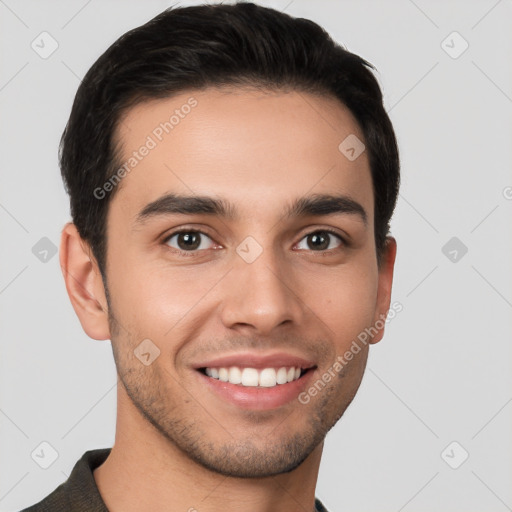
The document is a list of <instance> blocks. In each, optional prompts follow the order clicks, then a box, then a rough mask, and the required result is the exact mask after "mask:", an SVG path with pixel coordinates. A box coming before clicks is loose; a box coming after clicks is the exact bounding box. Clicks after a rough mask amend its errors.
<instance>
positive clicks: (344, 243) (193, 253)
mask: <svg viewBox="0 0 512 512" xmlns="http://www.w3.org/2000/svg"><path fill="white" fill-rule="evenodd" d="M180 233H199V234H201V235H205V236H207V237H208V238H210V239H211V237H210V235H208V233H205V232H204V231H201V230H200V229H190V228H182V229H177V230H176V231H173V232H172V233H170V234H169V235H167V236H166V237H165V238H164V240H162V243H163V244H164V245H167V243H168V242H169V240H170V239H171V238H172V237H173V236H175V235H178V234H180ZM315 233H329V234H330V235H333V236H335V237H336V238H338V239H339V240H340V242H341V246H340V247H336V248H334V249H326V250H322V251H311V252H316V253H318V254H329V253H330V252H331V251H336V250H339V249H341V247H343V246H345V247H347V246H348V245H349V244H348V242H347V241H346V240H345V239H344V238H343V237H342V236H341V235H340V234H339V233H338V232H336V231H334V230H332V229H329V228H322V229H315V230H313V231H310V232H309V233H306V234H305V235H304V236H303V237H302V238H301V240H303V239H304V238H306V237H307V236H310V235H313V234H315ZM168 247H169V246H168ZM169 249H170V250H171V251H172V252H173V253H175V254H176V253H177V254H179V255H181V256H185V257H194V256H197V255H198V253H200V252H201V251H200V250H193V251H183V250H181V249H176V248H175V247H169ZM202 250H204V249H202Z"/></svg>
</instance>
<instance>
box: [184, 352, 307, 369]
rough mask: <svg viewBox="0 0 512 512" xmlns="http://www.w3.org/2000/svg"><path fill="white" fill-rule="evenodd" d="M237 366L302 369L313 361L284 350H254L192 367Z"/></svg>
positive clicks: (203, 362)
mask: <svg viewBox="0 0 512 512" xmlns="http://www.w3.org/2000/svg"><path fill="white" fill-rule="evenodd" d="M231 366H239V367H244V368H257V369H262V368H281V367H283V366H284V367H287V368H289V367H291V366H293V367H295V368H297V367H299V368H302V369H304V370H307V369H308V368H312V367H314V366H315V363H314V362H313V361H311V360H308V359H305V358H303V357H299V356H295V355H292V354H287V353H285V352H275V353H273V354H267V355H262V354H258V353H254V352H252V353H251V352H239V353H235V354H231V355H225V356H221V357H216V358H215V359H210V360H208V361H202V362H200V363H197V364H194V365H193V367H194V368H195V369H196V370H198V369H200V368H229V367H231Z"/></svg>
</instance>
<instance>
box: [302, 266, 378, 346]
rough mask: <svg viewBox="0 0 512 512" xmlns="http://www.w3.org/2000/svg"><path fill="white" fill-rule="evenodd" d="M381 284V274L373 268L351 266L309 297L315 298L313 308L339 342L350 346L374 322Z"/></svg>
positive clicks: (326, 281)
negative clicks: (379, 277)
mask: <svg viewBox="0 0 512 512" xmlns="http://www.w3.org/2000/svg"><path fill="white" fill-rule="evenodd" d="M377 283H378V281H377V275H376V273H375V272H374V271H372V267H371V266H366V267H364V268H363V267H361V268H354V267H352V266H351V267H350V268H349V267H348V266H347V267H342V268H340V269H338V271H337V272H335V273H332V274H330V275H329V276H328V278H325V279H323V280H322V281H321V286H320V287H317V288H316V292H315V291H314V290H313V289H312V290H311V293H309V294H308V295H306V296H309V297H312V296H314V297H315V300H314V301H312V303H311V307H312V309H313V310H314V311H315V312H316V313H317V314H318V316H319V317H320V318H321V319H322V320H323V321H324V322H325V323H326V324H327V325H328V326H329V327H330V328H331V330H332V331H333V332H334V333H335V336H336V337H337V339H339V340H340V342H342V343H347V342H348V343H350V342H351V340H352V339H354V338H356V337H357V335H358V334H359V333H360V332H361V331H363V330H364V328H365V327H368V326H369V325H371V323H372V322H373V318H374V314H375V308H376V301H377ZM317 284H319V283H318V281H317ZM310 300H311V299H310Z"/></svg>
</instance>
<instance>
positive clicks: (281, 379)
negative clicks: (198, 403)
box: [202, 366, 306, 388]
mask: <svg viewBox="0 0 512 512" xmlns="http://www.w3.org/2000/svg"><path fill="white" fill-rule="evenodd" d="M202 371H203V372H204V373H205V374H206V375H207V376H208V377H211V378H212V379H217V380H220V381H222V382H229V383H230V384H238V385H240V386H246V387H264V388H272V387H274V386H277V385H281V384H287V383H289V382H293V381H295V380H297V379H299V378H300V377H301V375H302V374H303V373H304V372H305V371H306V370H303V369H302V368H300V367H298V366H290V367H288V368H287V367H284V366H282V367H280V368H261V369H257V368H240V367H238V366H231V367H220V368H211V367H208V368H203V369H202Z"/></svg>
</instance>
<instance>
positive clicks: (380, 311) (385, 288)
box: [370, 236, 397, 344]
mask: <svg viewBox="0 0 512 512" xmlns="http://www.w3.org/2000/svg"><path fill="white" fill-rule="evenodd" d="M396 249H397V245H396V240H395V239H394V238H393V237H392V236H388V237H387V238H386V245H385V247H384V251H383V254H382V261H381V264H380V266H379V283H378V291H377V304H376V309H375V318H374V321H373V326H374V328H375V329H377V331H378V332H377V334H375V335H374V336H373V337H372V339H371V341H370V343H371V344H374V343H378V342H379V341H380V340H381V339H382V338H383V336H384V328H385V325H386V317H387V313H388V311H389V306H390V303H391V290H392V287H393V271H394V268H395V259H396Z"/></svg>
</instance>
